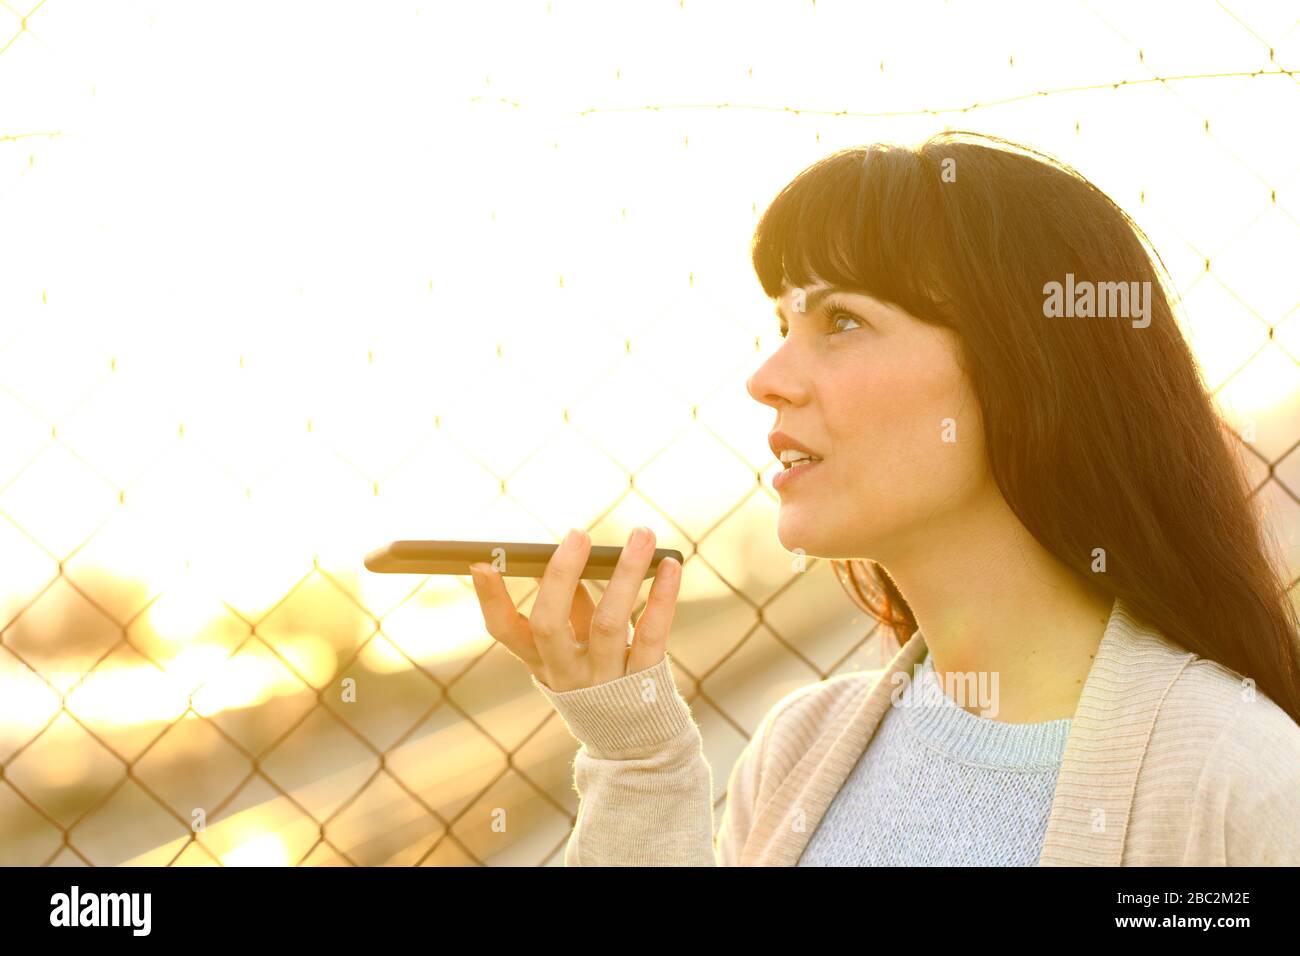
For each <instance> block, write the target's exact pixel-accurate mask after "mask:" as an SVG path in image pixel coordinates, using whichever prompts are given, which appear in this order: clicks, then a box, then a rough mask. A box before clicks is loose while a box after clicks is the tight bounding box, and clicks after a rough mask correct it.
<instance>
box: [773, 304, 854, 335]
mask: <svg viewBox="0 0 1300 956" xmlns="http://www.w3.org/2000/svg"><path fill="white" fill-rule="evenodd" d="M825 309H826V320H827V322H828V323H829V324H830V325H831V326H834V324H835V320H836V319H837V318H839V317H840V316H841V315H844V316H847V317H848V318H850V319H852V320H853V321H854V322H856V323H858V327H859V328H861V327H863V326H865V325H866V322H865V321H863V320H862V319H860V318H858V317H857V316H856V315H854V314H853V313H852V312H850V311H849V310H848V309H846V308H845V307H844V306H842V305H839V304H838V303H836V302H828V303H826V306H825ZM854 331H857V330H856V329H844V330H843V332H854ZM779 332H780V335H781V338H783V339H784V338H785V337H786V336H788V335H789V334H790V329H789V328H781V329H779ZM841 334H843V333H841Z"/></svg>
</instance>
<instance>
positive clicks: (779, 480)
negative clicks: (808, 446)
mask: <svg viewBox="0 0 1300 956" xmlns="http://www.w3.org/2000/svg"><path fill="white" fill-rule="evenodd" d="M821 466H822V462H821V461H808V460H806V459H805V460H804V461H801V462H799V463H797V464H788V465H786V467H785V470H784V471H778V472H777V473H776V474H775V475H773V476H772V487H773V488H784V487H786V486H787V485H789V484H790V483H791V482H793V481H802V480H803V479H804V477H805V476H806V475H809V474H811V473H813V472H815V471H816V470H817V469H818V468H820V467H821Z"/></svg>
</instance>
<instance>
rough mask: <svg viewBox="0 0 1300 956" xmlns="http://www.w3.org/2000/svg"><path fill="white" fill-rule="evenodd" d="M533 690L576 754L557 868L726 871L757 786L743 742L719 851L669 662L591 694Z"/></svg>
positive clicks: (707, 790) (709, 794)
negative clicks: (569, 821) (571, 806)
mask: <svg viewBox="0 0 1300 956" xmlns="http://www.w3.org/2000/svg"><path fill="white" fill-rule="evenodd" d="M533 684H534V685H535V686H536V687H537V689H538V690H539V691H540V692H541V693H542V694H543V695H544V696H545V697H546V698H547V700H549V701H550V702H551V705H552V706H553V707H554V708H555V709H556V711H557V712H558V713H559V714H560V717H561V718H562V719H563V720H564V722H565V724H566V726H567V727H568V729H569V732H570V734H572V735H573V737H574V738H575V739H576V740H578V742H579V743H580V744H581V746H580V747H579V748H578V752H577V754H576V755H575V756H574V760H573V780H574V789H575V790H576V791H577V793H578V815H577V820H576V821H575V823H574V827H573V832H572V833H571V834H570V836H569V841H568V844H567V845H566V847H565V851H564V863H565V866H719V865H721V866H734V865H736V861H737V858H738V856H739V848H740V846H741V845H742V844H743V841H744V838H745V835H746V833H747V832H748V827H749V823H750V819H751V810H752V800H753V795H754V793H755V785H756V779H757V762H756V761H755V760H753V759H752V755H753V752H754V749H755V745H756V740H757V738H755V740H751V741H750V744H749V746H747V747H746V749H745V751H744V753H742V755H741V758H740V760H738V761H737V763H736V766H735V767H734V768H733V769H732V772H731V775H730V778H729V782H728V794H727V798H728V799H727V805H726V807H725V808H724V810H723V817H722V822H721V826H720V827H719V830H718V837H717V842H716V843H715V840H714V835H713V773H712V769H711V768H710V767H709V764H708V762H707V761H706V760H705V759H704V753H703V740H702V738H701V736H700V731H699V727H698V726H696V724H695V721H694V720H693V719H692V717H691V712H690V709H689V707H688V706H687V704H686V701H685V700H684V699H683V698H682V696H681V694H680V693H678V691H677V686H676V683H675V682H674V680H673V674H672V664H671V661H670V659H669V657H668V656H667V655H665V656H664V658H663V659H662V660H661V661H659V662H658V663H657V664H655V665H653V666H652V667H648V668H646V669H644V670H641V671H637V672H636V673H632V674H626V675H624V676H623V677H620V678H617V679H616V680H611V681H606V682H604V683H600V684H596V685H594V686H592V687H584V688H579V689H577V690H570V691H563V692H556V691H553V690H551V688H549V687H547V686H546V685H545V684H543V683H542V682H541V681H539V680H537V678H536V677H533Z"/></svg>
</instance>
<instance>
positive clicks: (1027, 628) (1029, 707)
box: [881, 494, 1113, 723]
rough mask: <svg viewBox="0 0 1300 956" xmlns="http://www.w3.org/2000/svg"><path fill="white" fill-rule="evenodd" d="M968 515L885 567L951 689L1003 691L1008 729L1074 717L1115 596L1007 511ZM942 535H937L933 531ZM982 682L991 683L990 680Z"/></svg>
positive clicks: (1000, 707)
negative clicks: (1052, 550)
mask: <svg viewBox="0 0 1300 956" xmlns="http://www.w3.org/2000/svg"><path fill="white" fill-rule="evenodd" d="M993 497H995V498H996V502H997V503H999V504H1000V507H999V506H998V504H993V505H990V506H989V507H988V508H985V509H983V510H979V509H976V510H964V511H963V513H962V514H961V515H960V516H959V517H958V518H957V519H956V522H955V524H956V526H955V527H946V528H944V529H943V531H942V533H937V534H934V535H933V537H931V539H930V540H929V541H928V542H926V543H925V544H923V545H920V546H917V547H913V548H909V549H906V550H905V551H903V552H902V553H900V554H897V555H893V556H892V559H891V560H890V561H888V563H886V562H884V561H882V562H881V563H882V564H885V567H886V569H887V570H888V571H889V574H890V577H892V578H893V579H894V581H895V582H896V583H897V584H898V587H899V589H900V590H901V591H902V592H903V596H904V597H905V598H906V599H907V602H908V604H909V605H910V606H911V608H912V611H913V613H914V614H915V615H916V621H917V625H918V627H919V628H920V630H921V634H922V637H923V638H924V640H925V644H926V647H927V648H928V650H929V656H930V659H931V661H932V663H933V666H934V670H935V674H936V676H938V677H939V679H940V680H941V682H942V683H943V686H944V688H945V692H946V693H948V695H949V696H950V697H953V698H954V701H955V702H956V703H957V704H959V705H960V706H962V707H965V708H966V709H967V710H970V711H972V712H975V711H978V710H980V709H981V707H982V706H983V705H981V704H980V703H979V702H978V701H974V700H966V699H961V698H960V697H954V689H955V688H960V687H961V686H962V678H963V675H966V677H965V679H966V681H968V682H969V681H975V682H976V683H974V684H970V683H968V684H967V686H980V685H981V684H982V685H983V686H991V687H996V688H997V700H996V707H997V711H996V716H995V717H994V718H993V719H996V720H1001V721H1006V722H1008V723H1038V722H1041V721H1046V720H1058V719H1060V718H1063V717H1073V716H1074V713H1075V710H1076V709H1077V707H1078V703H1079V696H1080V694H1081V693H1082V691H1083V684H1084V681H1085V680H1086V679H1087V677H1088V671H1089V670H1090V668H1091V667H1092V662H1093V659H1094V657H1095V656H1096V652H1097V647H1098V645H1099V644H1100V643H1101V638H1102V634H1103V633H1104V632H1105V629H1106V622H1107V621H1108V620H1109V618H1110V612H1111V607H1112V604H1113V599H1112V597H1111V596H1110V595H1109V594H1108V593H1107V592H1106V591H1105V590H1103V589H1102V588H1101V587H1100V586H1098V585H1097V584H1096V583H1094V582H1092V581H1089V580H1087V579H1085V578H1083V577H1081V576H1080V575H1079V574H1077V573H1075V572H1073V571H1071V570H1070V569H1069V568H1067V567H1065V566H1064V565H1063V564H1062V563H1061V562H1060V561H1058V560H1057V559H1056V558H1055V557H1054V556H1053V555H1052V554H1051V553H1050V552H1048V551H1047V550H1046V549H1044V548H1043V546H1042V545H1040V544H1039V543H1038V542H1037V541H1036V540H1035V539H1034V537H1033V536H1032V535H1031V534H1029V532H1028V531H1026V530H1025V528H1024V526H1023V525H1022V524H1021V523H1020V521H1019V519H1017V518H1016V517H1015V515H1014V514H1013V513H1012V512H1011V510H1010V509H1009V508H1008V507H1007V505H1006V502H1005V501H1004V500H1003V499H1002V496H1001V495H1000V494H998V495H995V496H993ZM931 530H932V529H931ZM981 675H983V677H982V681H981Z"/></svg>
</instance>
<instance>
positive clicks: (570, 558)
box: [528, 528, 591, 678]
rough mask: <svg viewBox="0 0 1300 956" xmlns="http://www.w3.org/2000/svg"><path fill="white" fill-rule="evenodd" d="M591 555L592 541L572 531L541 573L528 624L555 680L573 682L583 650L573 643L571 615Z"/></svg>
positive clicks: (548, 670) (575, 529)
mask: <svg viewBox="0 0 1300 956" xmlns="http://www.w3.org/2000/svg"><path fill="white" fill-rule="evenodd" d="M590 553H591V538H590V537H589V536H588V535H587V533H586V532H584V531H582V530H580V529H578V528H573V529H572V530H570V532H569V534H568V535H567V536H566V537H565V539H564V541H562V542H561V543H560V546H559V547H558V548H556V549H555V553H554V554H552V555H551V559H550V560H549V561H547V562H546V570H544V571H543V572H542V583H541V590H540V591H539V592H538V594H537V600H535V601H534V602H533V612H532V614H530V615H529V618H528V621H529V624H530V625H531V626H532V631H533V642H534V643H535V644H536V645H537V653H539V654H540V655H541V656H542V660H543V661H544V662H545V663H546V670H547V672H548V673H550V674H551V676H552V677H556V676H562V677H567V678H572V677H573V676H574V675H575V674H576V672H577V658H578V654H579V652H580V651H581V648H579V647H578V646H577V645H576V644H575V643H574V642H575V640H576V638H575V636H574V632H573V624H572V623H571V622H570V621H569V615H570V613H571V611H572V610H573V602H574V600H575V598H576V597H577V595H576V593H575V592H576V591H577V589H578V585H579V583H580V577H581V575H582V569H583V568H584V567H585V566H586V564H587V556H588V555H589V554H590Z"/></svg>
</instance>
